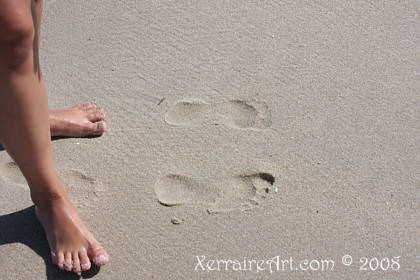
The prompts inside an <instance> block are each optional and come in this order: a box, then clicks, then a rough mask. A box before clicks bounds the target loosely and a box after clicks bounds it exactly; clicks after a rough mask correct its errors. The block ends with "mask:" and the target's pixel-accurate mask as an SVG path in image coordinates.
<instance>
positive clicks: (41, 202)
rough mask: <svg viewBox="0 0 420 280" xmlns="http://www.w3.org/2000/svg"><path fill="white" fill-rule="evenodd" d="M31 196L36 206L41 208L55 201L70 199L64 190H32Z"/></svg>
mask: <svg viewBox="0 0 420 280" xmlns="http://www.w3.org/2000/svg"><path fill="white" fill-rule="evenodd" d="M31 198H32V201H33V203H34V204H35V206H37V207H41V208H42V207H44V206H51V204H52V203H55V202H59V201H63V200H68V197H67V194H66V192H65V191H64V190H46V191H41V192H39V191H37V192H32V191H31Z"/></svg>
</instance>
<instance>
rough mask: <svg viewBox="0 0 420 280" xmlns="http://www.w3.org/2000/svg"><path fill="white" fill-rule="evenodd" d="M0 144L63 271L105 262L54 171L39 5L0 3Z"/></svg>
mask: <svg viewBox="0 0 420 280" xmlns="http://www.w3.org/2000/svg"><path fill="white" fill-rule="evenodd" d="M0 7H1V9H0V85H1V87H0V142H1V143H2V145H3V146H4V147H5V148H6V150H7V152H8V153H9V154H10V156H11V157H12V158H13V160H14V161H15V162H16V163H17V165H18V166H19V168H20V170H21V171H22V173H23V175H24V176H25V178H26V180H27V181H28V185H29V187H30V190H31V197H32V200H33V201H34V204H35V205H36V207H37V216H38V218H39V220H40V221H41V223H42V225H43V227H44V229H45V232H46V235H47V239H48V243H49V245H50V249H51V253H52V257H53V261H54V262H55V263H57V264H58V266H59V267H60V268H61V269H66V270H69V271H70V270H73V271H75V272H80V271H81V270H87V269H89V268H90V261H89V258H90V259H93V260H94V262H95V263H96V264H97V265H103V264H105V263H106V262H108V255H107V253H106V252H105V250H104V249H102V247H101V246H100V245H99V243H98V242H97V241H96V239H95V238H94V237H93V236H92V235H91V234H90V233H89V231H88V230H87V229H86V226H85V225H84V223H83V221H82V220H81V218H80V216H79V214H78V213H77V211H76V209H75V208H74V206H73V205H72V203H71V202H70V200H69V199H68V197H67V194H66V192H65V189H64V186H63V184H62V183H61V181H60V179H59V177H58V175H57V173H56V171H55V167H54V163H53V159H52V152H51V142H50V137H51V134H50V125H49V111H48V101H47V95H46V90H45V85H44V81H43V79H42V74H41V70H40V68H39V59H38V48H39V39H38V38H39V25H40V17H41V12H42V0H37V1H35V0H13V1H10V0H0Z"/></svg>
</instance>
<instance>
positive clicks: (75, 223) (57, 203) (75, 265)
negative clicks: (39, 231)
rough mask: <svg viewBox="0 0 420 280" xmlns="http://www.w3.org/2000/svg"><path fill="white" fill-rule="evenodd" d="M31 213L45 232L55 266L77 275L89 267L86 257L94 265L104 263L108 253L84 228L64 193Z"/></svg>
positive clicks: (107, 258) (106, 260)
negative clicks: (33, 213) (63, 195)
mask: <svg viewBox="0 0 420 280" xmlns="http://www.w3.org/2000/svg"><path fill="white" fill-rule="evenodd" d="M35 214H36V216H37V218H38V219H39V221H40V222H41V224H42V226H43V227H44V230H45V233H46V235H47V239H48V244H49V245H50V250H51V256H52V261H53V263H55V264H57V265H58V267H59V268H61V269H63V270H67V271H72V270H73V271H74V272H75V273H78V274H80V273H81V272H82V271H85V270H89V269H90V266H91V264H90V259H91V260H93V262H94V263H95V264H96V265H98V266H101V265H104V264H106V263H107V262H108V260H109V256H108V254H107V253H106V252H105V250H104V249H103V248H102V247H101V246H100V245H99V243H98V241H96V239H95V238H94V237H93V235H92V234H91V233H90V232H89V231H88V230H87V228H86V226H85V224H84V223H83V221H82V219H81V218H80V216H79V214H78V213H77V211H76V209H75V208H74V206H73V204H72V203H71V202H70V200H69V199H68V198H67V196H65V197H64V198H63V197H59V198H55V199H52V201H50V202H49V203H45V204H43V205H38V206H36V207H35Z"/></svg>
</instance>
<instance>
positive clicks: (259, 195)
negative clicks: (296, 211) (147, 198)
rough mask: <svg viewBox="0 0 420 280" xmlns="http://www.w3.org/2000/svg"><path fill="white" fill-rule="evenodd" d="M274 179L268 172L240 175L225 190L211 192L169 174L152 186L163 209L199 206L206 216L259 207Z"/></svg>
mask: <svg viewBox="0 0 420 280" xmlns="http://www.w3.org/2000/svg"><path fill="white" fill-rule="evenodd" d="M274 181H275V179H274V176H273V175H271V174H269V173H256V174H251V175H240V176H237V177H235V178H232V179H231V182H230V184H228V185H227V187H225V188H219V189H212V188H209V187H207V188H206V187H204V184H202V183H200V182H198V181H196V180H194V179H192V178H189V177H186V176H182V175H176V174H169V175H165V176H163V177H162V178H160V179H159V180H158V181H157V182H156V185H155V192H156V195H157V198H158V201H159V202H160V203H161V204H162V205H165V206H179V205H183V204H191V203H202V204H204V205H205V206H206V207H207V211H208V213H222V212H229V211H234V210H248V209H252V208H253V207H255V206H257V205H260V204H261V202H262V201H263V200H264V199H265V198H266V197H267V195H268V194H269V193H270V192H272V188H271V187H272V186H273V184H274Z"/></svg>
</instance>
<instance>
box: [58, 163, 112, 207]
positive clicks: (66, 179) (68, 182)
mask: <svg viewBox="0 0 420 280" xmlns="http://www.w3.org/2000/svg"><path fill="white" fill-rule="evenodd" d="M58 173H59V175H60V178H61V181H62V182H63V184H64V186H65V187H66V191H67V194H68V196H69V197H70V199H71V200H72V201H73V202H74V204H75V205H77V207H78V208H80V207H89V206H92V201H94V202H96V201H98V197H99V195H100V194H101V192H102V191H103V190H104V185H103V184H102V182H100V181H99V180H97V179H95V178H92V177H88V176H86V175H85V174H83V173H82V172H80V171H78V170H74V169H70V170H65V171H61V172H58Z"/></svg>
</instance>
